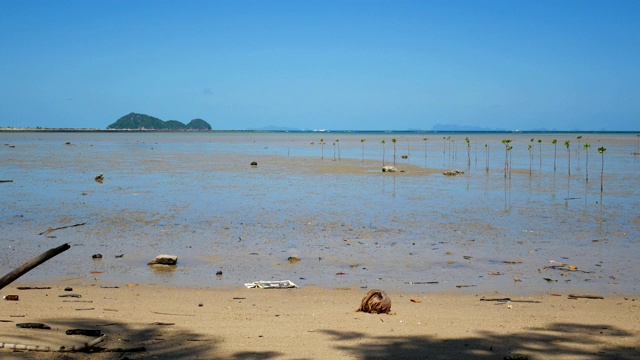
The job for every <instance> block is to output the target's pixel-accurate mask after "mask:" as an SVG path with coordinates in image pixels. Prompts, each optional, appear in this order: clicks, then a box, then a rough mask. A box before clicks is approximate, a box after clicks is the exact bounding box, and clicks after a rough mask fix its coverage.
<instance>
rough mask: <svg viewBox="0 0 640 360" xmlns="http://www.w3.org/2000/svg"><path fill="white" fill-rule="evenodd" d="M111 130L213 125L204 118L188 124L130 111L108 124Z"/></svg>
mask: <svg viewBox="0 0 640 360" xmlns="http://www.w3.org/2000/svg"><path fill="white" fill-rule="evenodd" d="M107 129H109V130H211V125H209V123H207V122H206V121H204V120H202V119H193V120H191V121H189V123H188V124H186V125H185V124H184V123H182V122H180V121H178V120H167V121H163V120H160V119H158V118H155V117H153V116H149V115H145V114H136V113H130V114H128V115H125V116H123V117H121V118H120V119H118V120H117V121H116V122H114V123H113V124H111V125H109V126H107Z"/></svg>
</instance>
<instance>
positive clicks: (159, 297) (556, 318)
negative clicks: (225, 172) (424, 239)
mask: <svg viewBox="0 0 640 360" xmlns="http://www.w3.org/2000/svg"><path fill="white" fill-rule="evenodd" d="M40 285H41V284H40ZM18 286H31V287H38V286H39V285H38V284H24V283H20V281H17V282H16V283H14V284H11V285H10V286H8V287H6V288H4V289H3V290H2V291H1V293H2V295H7V294H16V295H19V300H18V301H2V302H0V305H1V306H0V334H1V337H2V338H1V339H0V342H3V343H19V344H24V345H40V346H54V347H59V346H66V347H72V346H76V345H81V344H83V343H84V342H88V341H90V340H92V339H94V338H95V337H90V336H83V335H66V334H65V332H66V331H67V330H70V329H87V330H99V331H100V333H102V334H105V335H107V337H106V340H105V341H103V342H101V343H99V344H98V345H96V346H95V349H96V351H95V352H89V353H87V352H76V353H71V352H65V353H57V352H36V351H16V350H11V349H6V348H0V357H1V358H2V359H96V360H97V359H177V358H179V359H503V358H505V356H511V357H512V358H521V359H637V358H638V357H640V348H639V347H638V344H640V308H639V306H640V298H639V297H637V296H630V297H609V296H605V297H604V298H603V299H589V298H581V297H579V298H577V299H574V298H570V296H569V295H580V296H582V295H589V296H593V295H594V294H550V293H546V294H536V295H527V296H522V295H516V296H512V295H510V294H499V293H492V294H473V293H466V294H456V293H437V294H433V293H428V292H423V293H396V292H389V296H390V297H391V299H392V307H391V313H390V314H380V315H378V314H368V313H362V312H356V311H355V310H356V309H357V307H358V306H359V304H360V300H361V298H362V296H364V294H365V293H366V292H367V289H359V288H333V289H331V288H319V287H304V288H297V289H271V290H268V289H247V288H244V287H238V288H226V289H213V288H186V287H165V286H160V285H153V284H146V285H145V284H122V285H119V286H117V287H101V286H100V285H96V284H87V283H83V282H82V281H78V280H74V279H69V280H66V281H61V282H60V283H58V284H55V285H51V286H50V289H30V290H19V289H17V287H18ZM69 287H70V288H72V291H65V288H69ZM69 295H74V296H75V297H72V296H69ZM596 295H597V294H596ZM61 296H65V297H61ZM504 298H510V301H503V300H500V301H499V300H497V299H504ZM18 323H43V324H46V325H48V326H49V327H50V328H51V329H49V330H45V329H29V328H26V329H25V328H18V327H16V324H18ZM517 356H521V357H517Z"/></svg>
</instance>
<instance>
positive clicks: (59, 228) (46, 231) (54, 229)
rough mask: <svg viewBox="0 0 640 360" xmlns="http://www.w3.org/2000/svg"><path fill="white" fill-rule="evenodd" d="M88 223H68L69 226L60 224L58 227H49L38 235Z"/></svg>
mask: <svg viewBox="0 0 640 360" xmlns="http://www.w3.org/2000/svg"><path fill="white" fill-rule="evenodd" d="M85 224H86V223H79V224H73V225H67V226H60V227H57V228H48V229H47V230H45V231H43V232H41V233H40V234H38V235H48V234H51V233H52V232H54V231H56V230H62V229H66V228H70V227H76V226H82V225H85Z"/></svg>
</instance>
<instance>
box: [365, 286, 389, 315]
mask: <svg viewBox="0 0 640 360" xmlns="http://www.w3.org/2000/svg"><path fill="white" fill-rule="evenodd" d="M358 311H363V312H368V313H371V314H388V313H389V312H390V311H391V298H390V297H389V295H387V293H386V292H384V291H382V290H378V289H374V290H371V291H369V292H368V293H367V295H365V296H364V297H363V298H362V301H361V302H360V307H359V308H358Z"/></svg>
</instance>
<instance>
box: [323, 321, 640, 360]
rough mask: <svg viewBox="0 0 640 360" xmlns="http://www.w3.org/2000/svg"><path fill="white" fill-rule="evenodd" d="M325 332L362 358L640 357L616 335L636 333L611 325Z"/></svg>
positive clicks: (340, 348) (475, 359)
mask: <svg viewBox="0 0 640 360" xmlns="http://www.w3.org/2000/svg"><path fill="white" fill-rule="evenodd" d="M323 332H324V333H325V334H327V335H329V336H330V337H331V340H332V341H335V342H336V345H335V348H336V349H338V350H341V351H345V352H347V353H349V354H351V355H352V356H354V357H355V358H358V359H474V360H479V359H503V358H504V357H505V356H508V355H514V354H522V355H525V356H527V358H528V359H548V358H556V359H568V358H588V359H594V360H600V359H602V360H604V359H621V360H622V359H629V360H631V359H640V348H638V347H630V346H620V345H614V344H615V342H614V340H615V338H620V337H637V334H634V333H630V332H628V331H626V330H623V329H619V328H616V327H615V326H611V325H584V324H573V323H556V324H551V325H550V326H546V327H545V328H540V329H530V330H527V331H523V332H518V333H513V334H508V335H505V334H497V333H494V332H491V331H482V332H479V335H478V336H473V337H465V338H456V339H441V338H435V337H432V336H368V335H367V334H365V333H360V332H341V331H333V330H325V331H323ZM607 338H608V339H607ZM607 340H611V341H607ZM354 341H357V343H355V344H354ZM636 343H637V342H636Z"/></svg>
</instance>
